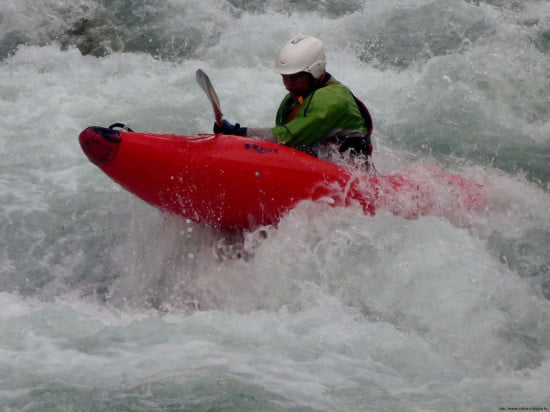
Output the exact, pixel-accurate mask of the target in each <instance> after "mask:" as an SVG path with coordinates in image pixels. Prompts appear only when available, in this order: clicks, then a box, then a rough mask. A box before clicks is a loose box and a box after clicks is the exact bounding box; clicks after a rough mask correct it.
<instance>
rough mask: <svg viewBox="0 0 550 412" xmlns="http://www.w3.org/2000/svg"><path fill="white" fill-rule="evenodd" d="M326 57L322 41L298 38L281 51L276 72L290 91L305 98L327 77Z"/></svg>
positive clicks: (303, 37)
mask: <svg viewBox="0 0 550 412" xmlns="http://www.w3.org/2000/svg"><path fill="white" fill-rule="evenodd" d="M325 67H326V56H325V48H324V47H323V43H322V42H321V40H319V39H317V38H315V37H313V36H298V37H295V38H293V39H292V40H290V41H289V42H287V43H286V44H285V45H284V46H283V47H282V48H281V50H280V51H279V55H278V56H277V60H276V62H275V71H276V72H277V73H279V74H280V75H282V76H283V82H284V84H285V87H286V88H287V90H288V91H290V92H291V93H292V94H295V95H297V96H305V95H307V94H309V92H311V90H313V89H314V88H315V85H316V84H317V83H319V82H320V81H322V80H323V78H324V76H325V73H326V72H325Z"/></svg>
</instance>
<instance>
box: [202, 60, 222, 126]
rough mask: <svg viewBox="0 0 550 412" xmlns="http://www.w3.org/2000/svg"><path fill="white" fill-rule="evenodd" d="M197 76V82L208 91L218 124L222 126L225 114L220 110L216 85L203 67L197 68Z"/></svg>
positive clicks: (207, 94)
mask: <svg viewBox="0 0 550 412" xmlns="http://www.w3.org/2000/svg"><path fill="white" fill-rule="evenodd" d="M195 78H196V79H197V83H198V84H199V86H200V87H201V89H202V90H204V92H205V93H206V96H207V97H208V100H210V104H212V109H214V116H215V117H216V123H217V124H218V126H221V124H222V118H223V114H222V111H221V110H220V101H219V99H218V95H217V94H216V91H215V90H214V87H213V86H212V83H210V79H209V78H208V76H207V75H206V73H205V72H203V71H202V70H201V69H198V70H197V73H196V74H195Z"/></svg>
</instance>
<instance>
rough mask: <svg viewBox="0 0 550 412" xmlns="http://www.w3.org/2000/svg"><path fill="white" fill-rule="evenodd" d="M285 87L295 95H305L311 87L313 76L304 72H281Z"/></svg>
mask: <svg viewBox="0 0 550 412" xmlns="http://www.w3.org/2000/svg"><path fill="white" fill-rule="evenodd" d="M282 76H283V83H284V85H285V88H286V89H287V90H288V91H289V92H290V93H291V94H292V95H293V96H296V97H299V96H302V97H305V96H307V95H308V94H309V93H310V91H311V90H312V89H313V78H312V77H311V76H310V75H309V74H308V73H304V72H300V73H296V74H283V75H282Z"/></svg>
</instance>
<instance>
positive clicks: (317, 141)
mask: <svg viewBox="0 0 550 412" xmlns="http://www.w3.org/2000/svg"><path fill="white" fill-rule="evenodd" d="M325 67H326V55H325V49H324V46H323V43H322V42H321V40H319V39H317V38H315V37H313V36H298V37H295V38H293V39H292V40H290V41H289V42H287V43H286V44H285V45H284V46H283V47H282V48H281V50H280V51H279V55H278V57H277V60H276V62H275V71H276V72H277V73H279V74H281V75H282V78H283V83H284V85H285V88H286V89H287V90H288V92H289V93H288V94H287V95H286V96H285V97H284V99H283V101H282V102H281V105H280V106H279V109H278V111H277V115H276V120H275V127H273V128H252V127H241V126H240V124H239V123H235V124H232V123H230V122H229V121H227V120H225V119H224V120H223V123H222V124H221V125H217V124H215V125H214V133H224V134H233V135H238V136H250V137H255V138H258V139H263V140H271V141H276V142H279V143H283V144H285V145H287V146H290V147H292V148H295V149H299V150H302V151H305V152H307V153H310V154H312V155H314V156H320V157H324V156H323V153H326V152H327V150H326V149H327V148H329V147H330V146H332V144H335V145H336V147H337V149H338V152H339V153H345V152H347V151H348V150H350V152H351V154H352V155H363V156H365V158H366V160H367V162H366V165H367V167H368V156H370V155H371V153H372V144H371V139H370V135H371V133H372V118H371V116H370V114H369V111H368V109H367V108H366V106H365V105H364V104H363V103H362V102H361V101H360V100H359V99H357V98H356V97H355V96H354V95H353V93H352V92H351V91H350V90H349V89H348V88H347V87H346V86H344V85H343V84H341V83H340V82H338V81H337V80H336V79H335V78H334V77H332V75H331V74H330V73H328V72H327V71H326V70H325ZM328 152H330V150H329V151H328Z"/></svg>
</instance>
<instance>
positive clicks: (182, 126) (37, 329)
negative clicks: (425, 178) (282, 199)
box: [0, 0, 550, 411]
mask: <svg viewBox="0 0 550 412" xmlns="http://www.w3.org/2000/svg"><path fill="white" fill-rule="evenodd" d="M0 10H2V11H1V12H0V59H1V60H0V113H1V114H2V115H1V116H0V164H1V166H2V173H1V174H0V210H1V214H0V306H1V307H2V308H3V310H2V311H0V410H7V411H11V410H14V411H15V410H30V411H44V410H51V411H57V410H67V411H72V410H132V411H135V410H141V411H149V410H173V411H176V410H197V411H207V410H208V411H212V410H220V411H221V410H223V411H228V410H235V411H242V410H249V411H278V410H280V411H283V410H285V411H286V410H295V411H298V410H299V411H309V410H310V411H335V410H338V411H454V410H472V411H481V410H498V409H499V408H513V407H518V408H519V407H524V408H527V407H529V408H544V407H546V408H550V396H549V395H548V387H549V386H550V357H549V348H550V323H549V322H548V319H549V315H550V302H549V301H550V270H549V267H550V250H549V247H548V244H549V243H550V212H549V211H548V205H549V204H550V202H549V201H550V195H549V193H548V184H549V182H550V166H549V165H550V162H549V160H550V123H549V116H548V114H549V110H550V104H549V101H550V76H549V75H548V67H550V41H549V39H550V37H549V34H548V33H549V32H550V2H548V1H534V0H533V1H524V2H514V1H504V0H502V1H485V2H484V1H456V0H454V1H450V0H449V1H445V0H444V1H438V2H433V1H425V0H407V1H405V0H403V1H394V2H387V1H382V0H380V1H359V0H357V1H352V0H333V1H330V0H329V1H309V0H307V1H306V0H304V1H300V0H296V1H283V0H272V1H265V2H263V1H262V2H260V1H214V0H201V1H199V0H187V1H184V0H172V1H153V0H142V1H133V2H131V1H122V0H120V1H118V0H113V1H102V2H101V1H79V2H74V1H71V2H69V1H61V0H58V1H48V2H43V1H37V0H27V1H20V2H11V1H7V0H0ZM297 33H311V34H313V35H316V36H318V37H319V38H321V39H322V40H324V42H325V44H326V47H327V53H328V70H329V71H330V72H331V73H332V74H333V75H334V76H335V77H336V78H337V79H339V80H341V81H342V82H344V83H345V84H347V85H348V86H349V87H350V88H352V90H353V91H354V92H355V93H356V94H357V95H358V96H359V97H360V98H361V99H362V100H363V101H365V103H367V105H368V106H369V108H370V109H371V112H372V114H373V117H374V120H375V133H374V143H375V154H374V162H375V164H376V167H377V169H378V170H379V171H380V172H381V173H390V172H393V171H396V170H401V169H403V168H408V169H410V170H413V171H415V170H416V171H418V170H423V168H424V167H427V165H428V167H429V165H432V164H440V165H442V166H444V167H445V168H446V169H447V170H449V171H452V172H456V173H460V174H462V175H464V176H468V177H471V178H473V179H476V180H477V181H479V182H481V183H483V184H484V185H485V186H486V187H487V190H488V194H489V204H488V207H487V209H486V210H484V211H483V212H482V213H479V214H463V213H458V212H453V211H452V210H451V211H448V213H446V214H444V216H443V217H433V216H432V217H422V218H419V219H417V220H405V219H403V218H400V217H396V216H393V215H392V214H390V213H386V212H381V213H379V214H377V215H376V216H374V217H366V216H363V215H362V214H361V213H360V211H359V210H356V209H354V208H348V209H332V208H330V207H327V206H325V205H318V204H311V203H307V202H306V203H303V204H300V205H299V206H298V207H297V208H296V209H295V210H293V211H292V212H291V213H290V214H289V215H288V216H286V217H285V218H284V219H283V220H282V221H281V223H280V225H279V226H278V227H277V228H274V227H268V228H263V230H264V231H265V233H267V238H264V235H263V233H261V232H260V231H257V232H253V233H249V234H247V236H246V238H245V242H244V254H245V255H246V259H231V258H229V257H230V256H231V254H232V253H233V254H234V253H236V252H235V251H234V250H232V248H231V245H228V244H227V241H226V240H224V238H223V237H222V236H221V235H220V234H218V233H216V232H214V231H212V230H209V229H205V228H200V227H197V226H195V225H194V224H192V223H190V222H187V221H185V220H183V219H178V218H174V217H168V216H164V215H162V214H161V213H159V212H158V211H157V210H155V209H153V208H151V207H149V206H148V205H145V204H143V203H142V202H141V201H139V200H137V199H136V198H134V197H133V196H132V195H130V194H129V193H127V192H125V191H123V190H122V189H121V188H119V187H118V186H117V185H116V184H114V183H112V182H111V181H110V180H109V179H108V178H107V177H106V176H105V175H103V174H102V173H101V172H100V171H99V170H98V169H97V168H96V167H94V166H93V165H91V164H90V163H89V162H88V160H87V159H86V157H85V156H84V155H83V153H82V151H81V149H80V147H79V145H78V141H77V136H78V134H79V133H80V131H81V130H82V129H84V128H85V127H86V126H89V125H103V126H106V125H109V124H111V123H114V122H118V121H121V122H128V123H130V124H131V126H132V127H133V128H134V129H136V130H140V131H152V132H171V133H172V132H174V133H181V134H194V133H200V132H208V131H210V130H211V127H212V123H213V115H212V113H211V109H210V107H209V104H208V101H207V100H206V97H205V96H204V94H203V92H202V91H201V90H200V88H199V87H198V86H197V84H196V83H195V79H194V73H195V70H196V69H197V68H199V67H200V68H203V69H204V70H205V71H206V72H207V73H208V74H209V76H210V78H211V80H212V82H213V83H214V86H215V87H216V90H217V92H218V94H219V96H220V100H221V104H222V109H223V111H224V114H225V116H226V117H227V118H228V119H229V120H231V121H238V122H240V123H241V124H243V125H244V126H269V125H271V124H272V123H273V121H274V114H275V110H276V108H277V106H278V104H279V101H280V99H281V98H282V96H283V95H284V89H283V87H282V83H281V81H280V78H279V76H278V75H276V74H275V73H274V72H273V71H272V65H273V59H274V56H275V54H276V51H277V49H278V48H279V47H280V45H281V44H282V43H284V42H285V41H286V40H288V39H289V38H291V37H292V36H293V35H295V34H297ZM445 200H446V199H442V201H445ZM447 201H448V199H447ZM240 252H243V251H242V250H241V251H240Z"/></svg>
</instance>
